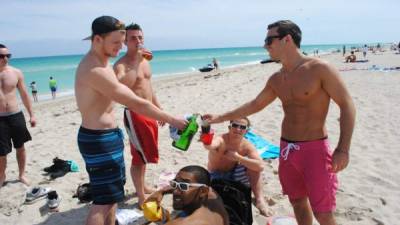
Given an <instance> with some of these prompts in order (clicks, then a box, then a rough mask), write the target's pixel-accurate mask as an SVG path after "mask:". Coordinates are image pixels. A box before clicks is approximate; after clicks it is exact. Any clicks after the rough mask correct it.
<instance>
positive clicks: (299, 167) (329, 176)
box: [279, 138, 338, 213]
mask: <svg viewBox="0 0 400 225" xmlns="http://www.w3.org/2000/svg"><path fill="white" fill-rule="evenodd" d="M280 147H281V154H280V157H279V180H280V182H281V185H282V190H283V193H284V194H286V195H288V196H289V199H290V200H296V199H300V198H304V197H308V199H309V201H310V204H311V208H312V210H313V212H315V213H325V212H333V211H334V210H335V208H336V190H337V187H338V181H337V177H336V174H335V173H333V172H331V167H332V165H331V163H332V151H331V149H330V147H329V143H328V139H327V138H324V139H321V140H315V141H299V142H292V141H287V140H285V139H283V138H282V139H281V143H280Z"/></svg>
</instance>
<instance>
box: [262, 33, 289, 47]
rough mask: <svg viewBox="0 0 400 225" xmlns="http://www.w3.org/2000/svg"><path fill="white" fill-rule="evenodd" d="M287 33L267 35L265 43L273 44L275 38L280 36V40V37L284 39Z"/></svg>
mask: <svg viewBox="0 0 400 225" xmlns="http://www.w3.org/2000/svg"><path fill="white" fill-rule="evenodd" d="M285 36H286V35H282V34H280V35H272V36H267V37H266V38H265V40H264V44H266V45H271V44H272V41H273V40H274V39H275V38H279V40H280V39H282V38H283V37H285Z"/></svg>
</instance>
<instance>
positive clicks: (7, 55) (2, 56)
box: [0, 54, 11, 59]
mask: <svg viewBox="0 0 400 225" xmlns="http://www.w3.org/2000/svg"><path fill="white" fill-rule="evenodd" d="M6 57H7V58H11V54H0V59H4V58H6Z"/></svg>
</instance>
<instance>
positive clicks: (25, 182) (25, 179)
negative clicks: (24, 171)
mask: <svg viewBox="0 0 400 225" xmlns="http://www.w3.org/2000/svg"><path fill="white" fill-rule="evenodd" d="M19 181H20V182H21V183H23V184H25V185H27V186H29V185H30V182H29V180H28V179H27V178H26V177H25V175H22V176H19Z"/></svg>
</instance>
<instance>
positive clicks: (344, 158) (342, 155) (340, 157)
mask: <svg viewBox="0 0 400 225" xmlns="http://www.w3.org/2000/svg"><path fill="white" fill-rule="evenodd" d="M349 157H350V156H349V152H348V151H346V152H345V151H343V150H339V149H335V152H334V153H333V156H332V172H334V173H338V172H340V171H341V170H343V169H344V168H346V167H347V165H348V164H349Z"/></svg>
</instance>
